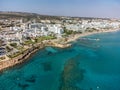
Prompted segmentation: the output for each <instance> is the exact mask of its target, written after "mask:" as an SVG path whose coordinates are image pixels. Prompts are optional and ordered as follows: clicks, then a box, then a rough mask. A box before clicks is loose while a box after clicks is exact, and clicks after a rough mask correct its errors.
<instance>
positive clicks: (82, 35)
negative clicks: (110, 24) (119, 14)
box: [67, 29, 119, 43]
mask: <svg viewBox="0 0 120 90" xmlns="http://www.w3.org/2000/svg"><path fill="white" fill-rule="evenodd" d="M115 31H119V29H115V30H112V29H111V30H101V31H98V32H85V33H83V34H76V35H74V36H70V37H69V38H68V40H67V43H69V42H72V41H75V40H77V39H78V38H81V37H84V36H88V35H93V34H98V33H107V32H115Z"/></svg>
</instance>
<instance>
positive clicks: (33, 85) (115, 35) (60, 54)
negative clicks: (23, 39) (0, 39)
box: [0, 32, 120, 90]
mask: <svg viewBox="0 0 120 90" xmlns="http://www.w3.org/2000/svg"><path fill="white" fill-rule="evenodd" d="M85 38H90V39H91V40H87V39H86V40H81V39H80V40H77V41H75V42H73V46H72V47H71V48H67V49H58V48H53V47H52V48H51V47H47V48H46V49H42V50H40V51H38V52H37V53H36V54H35V55H34V56H32V57H31V58H30V60H29V61H28V62H27V63H25V64H22V65H19V66H16V67H14V68H12V69H9V70H6V71H4V72H3V73H1V74H0V90H59V87H60V85H61V84H60V79H61V75H62V71H63V69H64V65H65V63H67V61H68V60H70V59H71V58H75V57H77V58H75V59H76V60H77V61H78V62H79V63H80V64H79V67H80V68H82V69H83V70H84V78H83V80H78V81H77V83H75V84H74V85H75V86H77V87H80V88H82V90H120V32H112V33H102V34H96V35H91V36H87V37H85ZM96 38H99V39H100V40H99V41H96V40H95V39H96ZM78 56H79V57H78ZM76 73H77V72H76Z"/></svg>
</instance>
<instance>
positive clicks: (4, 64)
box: [0, 29, 119, 72]
mask: <svg viewBox="0 0 120 90" xmlns="http://www.w3.org/2000/svg"><path fill="white" fill-rule="evenodd" d="M117 30H119V29H117ZM117 30H107V31H101V32H91V33H85V34H76V35H74V36H71V37H70V38H68V40H67V41H66V42H65V43H64V44H58V43H55V42H54V41H52V40H51V41H47V42H44V43H37V44H35V45H33V46H32V47H31V48H29V49H28V50H26V51H25V52H23V53H22V54H21V55H19V56H17V57H15V58H12V59H10V60H6V61H0V72H2V71H4V70H5V69H8V68H10V67H13V66H15V65H18V64H21V63H23V62H25V61H26V60H27V59H28V58H30V57H31V55H33V54H34V53H35V52H37V51H38V50H39V49H42V48H44V47H46V46H54V47H59V48H67V47H70V46H71V44H68V43H69V42H72V41H74V40H76V39H78V38H80V37H83V36H87V35H91V34H97V33H102V32H113V31H117Z"/></svg>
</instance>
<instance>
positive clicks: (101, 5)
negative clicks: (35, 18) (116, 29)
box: [0, 0, 120, 18]
mask: <svg viewBox="0 0 120 90" xmlns="http://www.w3.org/2000/svg"><path fill="white" fill-rule="evenodd" d="M119 10H120V0H0V11H17V12H32V13H38V14H43V15H57V16H79V17H101V18H120V11H119Z"/></svg>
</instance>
